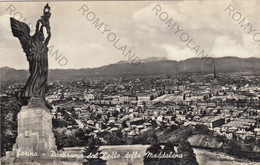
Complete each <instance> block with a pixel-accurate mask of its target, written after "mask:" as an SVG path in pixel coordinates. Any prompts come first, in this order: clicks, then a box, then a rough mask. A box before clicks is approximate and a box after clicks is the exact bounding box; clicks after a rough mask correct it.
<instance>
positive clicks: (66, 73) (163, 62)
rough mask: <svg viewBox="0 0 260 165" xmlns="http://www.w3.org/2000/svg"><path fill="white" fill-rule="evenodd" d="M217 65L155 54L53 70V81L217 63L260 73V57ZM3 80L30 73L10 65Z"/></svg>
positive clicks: (221, 68) (222, 68)
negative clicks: (133, 61)
mask: <svg viewBox="0 0 260 165" xmlns="http://www.w3.org/2000/svg"><path fill="white" fill-rule="evenodd" d="M213 60H214V64H212V65H210V66H207V65H205V63H204V61H203V60H202V59H201V58H189V59H186V60H183V61H174V60H168V59H167V58H158V57H151V58H148V59H143V60H141V63H140V64H139V65H138V66H134V65H132V64H131V63H128V62H127V61H120V62H118V63H115V64H110V65H106V66H102V67H98V68H86V69H49V80H57V79H67V78H70V79H77V78H81V77H83V76H126V75H158V74H170V75H172V74H178V73H187V72H208V73H209V72H212V73H213V69H214V66H215V68H216V71H217V72H218V73H220V72H252V73H260V58H253V57H252V58H238V57H222V58H213ZM0 76H1V79H0V83H3V82H6V81H7V80H8V79H10V78H11V77H12V78H13V79H14V80H16V81H17V82H23V81H26V80H27V78H28V76H29V72H28V71H27V70H16V69H13V68H10V67H1V68H0Z"/></svg>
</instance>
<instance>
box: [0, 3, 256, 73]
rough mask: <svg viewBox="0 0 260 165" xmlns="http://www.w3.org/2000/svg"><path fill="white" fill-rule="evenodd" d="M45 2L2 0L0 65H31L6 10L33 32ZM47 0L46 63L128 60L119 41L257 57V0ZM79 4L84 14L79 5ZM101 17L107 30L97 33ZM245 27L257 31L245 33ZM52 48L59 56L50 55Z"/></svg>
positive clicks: (134, 48) (138, 50)
mask: <svg viewBox="0 0 260 165" xmlns="http://www.w3.org/2000/svg"><path fill="white" fill-rule="evenodd" d="M230 4H232V7H230V6H229V5H230ZM45 5H46V2H16V3H14V2H0V10H1V12H0V23H1V25H0V27H1V29H0V37H1V40H0V42H1V45H0V61H1V62H0V67H3V66H8V67H12V68H16V69H28V67H29V65H28V62H27V60H26V55H25V53H24V52H23V50H22V48H21V45H20V43H19V41H18V39H17V38H15V37H13V35H12V32H11V27H10V17H14V18H16V19H18V20H19V19H20V20H21V21H22V20H24V19H26V20H25V23H27V24H28V23H32V25H30V26H29V27H30V28H31V35H33V29H35V24H36V22H37V20H38V19H39V18H40V16H42V14H43V13H42V9H43V7H44V6H45ZM49 5H50V7H51V13H52V15H51V19H50V25H51V34H52V36H51V40H50V42H49V55H48V58H49V68H51V69H56V68H57V69H68V68H75V69H80V68H94V67H100V66H104V65H108V64H113V63H117V62H119V61H128V56H125V55H126V54H124V53H123V52H124V51H123V49H119V48H120V47H123V46H125V47H124V48H126V49H125V53H126V52H127V51H129V50H131V53H132V55H135V56H134V57H138V58H140V59H146V58H149V57H165V58H167V59H169V60H176V61H181V60H185V59H187V58H193V57H199V56H198V55H197V54H196V53H195V52H196V51H195V49H191V48H192V47H195V46H199V52H200V51H202V50H204V52H205V54H208V57H224V56H235V57H240V58H248V57H259V58H260V49H259V46H260V21H259V20H260V1H259V0H247V1H245V0H236V1H234V0H233V1H228V0H227V1H225V0H215V1H213V0H205V1H197V0H190V1H189V0H187V1H158V2H157V1H78V2H75V1H73V2H49ZM83 5H85V6H84V7H83V8H84V9H85V13H84V15H83V9H81V10H80V8H81V7H82V6H83ZM228 6H229V8H228ZM87 8H88V11H87V10H86V9H87ZM226 8H228V9H227V10H226V11H225V9H226ZM11 10H12V11H11ZM231 10H232V11H231ZM90 12H91V13H90ZM229 12H230V13H229ZM86 15H87V16H88V17H86ZM94 17H95V18H94ZM92 18H93V21H92V20H91V19H92ZM97 18H99V23H104V24H103V26H102V27H101V28H99V29H98V27H95V25H93V23H94V21H95V20H96V19H97ZM243 18H245V22H244V24H246V23H250V25H249V26H247V28H244V27H241V24H239V22H240V21H241V20H242V19H243ZM169 19H172V23H177V25H178V28H179V30H182V31H179V32H178V33H175V32H176V31H177V25H176V26H175V27H174V28H173V29H170V28H169V27H168V24H167V21H168V20H169ZM168 23H169V22H168ZM94 24H95V23H94ZM105 25H106V28H107V29H109V30H110V31H109V32H104V33H103V34H102V32H103V31H104V28H105ZM250 27H251V28H252V29H251V30H254V31H251V32H250V33H249V34H248V32H249V31H250ZM110 32H111V33H110ZM184 33H185V34H184ZM108 34H109V35H108ZM187 38H188V39H189V40H190V39H192V41H191V42H190V43H189V44H190V45H189V44H188V46H187V42H184V41H185V40H186V39H187ZM116 40H118V42H117V43H116V44H115V41H116ZM197 48H198V47H197ZM50 50H51V51H50ZM55 51H57V53H58V55H59V56H57V55H56V57H55V55H54V54H53V53H54V52H55ZM50 52H51V53H50ZM62 58H63V60H61V59H62Z"/></svg>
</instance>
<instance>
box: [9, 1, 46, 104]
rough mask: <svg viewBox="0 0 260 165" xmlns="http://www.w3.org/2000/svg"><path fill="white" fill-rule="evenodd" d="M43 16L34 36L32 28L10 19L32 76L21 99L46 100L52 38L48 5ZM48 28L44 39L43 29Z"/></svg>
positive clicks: (23, 90)
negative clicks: (49, 44)
mask: <svg viewBox="0 0 260 165" xmlns="http://www.w3.org/2000/svg"><path fill="white" fill-rule="evenodd" d="M43 14H44V15H43V16H42V17H41V18H40V19H39V20H38V21H37V23H36V31H35V33H34V35H32V36H31V35H30V28H29V26H28V25H27V24H26V23H23V22H20V21H18V20H16V19H15V18H10V21H11V29H12V33H13V36H14V37H17V38H18V39H19V41H20V43H21V45H22V48H23V51H24V52H25V54H26V57H27V61H28V62H29V71H30V76H29V78H28V80H27V82H26V85H25V86H24V88H23V89H22V92H21V96H20V97H21V98H23V99H27V100H28V99H30V98H32V97H35V98H42V99H43V100H45V93H46V87H47V78H48V47H47V46H48V43H49V40H50V38H51V30H50V24H49V18H50V16H51V13H50V7H49V5H48V4H47V5H46V6H45V7H44V9H43ZM44 28H46V31H47V38H46V39H45V37H44V32H43V29H44Z"/></svg>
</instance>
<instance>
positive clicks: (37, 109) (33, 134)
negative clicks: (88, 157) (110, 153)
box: [2, 98, 83, 165]
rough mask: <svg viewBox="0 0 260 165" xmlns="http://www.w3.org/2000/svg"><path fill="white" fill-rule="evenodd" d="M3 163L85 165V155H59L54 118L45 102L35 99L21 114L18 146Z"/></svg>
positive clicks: (23, 108) (21, 164) (15, 145)
mask: <svg viewBox="0 0 260 165" xmlns="http://www.w3.org/2000/svg"><path fill="white" fill-rule="evenodd" d="M73 156H74V157H73ZM4 159H5V160H6V161H7V162H8V163H7V164H14V165H18V164H19V165H23V164H24V165H25V164H26V165H38V164H39V165H60V164H64V165H65V164H67V163H66V162H69V163H68V164H70V165H72V164H73V162H74V161H76V159H78V160H79V161H76V162H79V164H82V161H81V159H82V160H83V156H82V153H74V154H71V153H65V152H64V151H57V147H56V144H55V138H54V134H53V132H52V115H51V114H50V112H49V109H48V108H46V106H45V102H44V101H43V100H42V99H38V98H32V99H31V100H30V101H29V104H28V105H27V106H24V107H22V108H21V111H20V112H19V113H18V136H17V138H16V143H15V144H14V145H13V150H12V151H10V152H7V154H6V156H5V158H4ZM7 159H8V160H7ZM2 163H4V162H2Z"/></svg>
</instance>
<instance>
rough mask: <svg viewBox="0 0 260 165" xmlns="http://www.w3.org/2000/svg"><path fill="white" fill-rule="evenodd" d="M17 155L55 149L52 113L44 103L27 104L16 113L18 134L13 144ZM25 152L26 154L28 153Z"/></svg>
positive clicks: (39, 153) (40, 152) (47, 151)
mask: <svg viewBox="0 0 260 165" xmlns="http://www.w3.org/2000/svg"><path fill="white" fill-rule="evenodd" d="M13 151H17V155H18V156H19V155H21V154H23V152H25V153H24V154H26V152H28V153H30V154H34V155H36V154H38V155H42V154H48V153H50V152H51V151H57V147H56V145H55V138H54V134H53V132H52V115H51V114H50V112H49V110H48V109H47V108H46V107H45V105H44V104H33V103H31V104H29V105H28V106H25V107H22V109H21V111H20V112H19V114H18V136H17V138H16V143H15V145H14V146H13ZM28 153H27V154H28Z"/></svg>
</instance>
